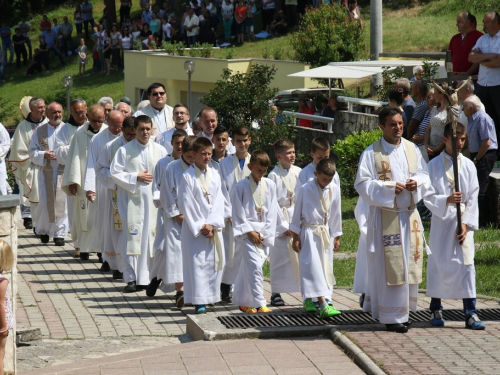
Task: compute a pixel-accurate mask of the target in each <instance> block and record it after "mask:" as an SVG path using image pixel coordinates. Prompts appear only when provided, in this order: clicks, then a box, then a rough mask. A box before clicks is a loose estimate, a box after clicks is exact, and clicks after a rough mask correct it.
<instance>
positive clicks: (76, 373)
mask: <svg viewBox="0 0 500 375" xmlns="http://www.w3.org/2000/svg"><path fill="white" fill-rule="evenodd" d="M100 374H101V370H100V368H99V366H92V367H87V368H82V369H78V370H68V371H58V372H57V375H100Z"/></svg>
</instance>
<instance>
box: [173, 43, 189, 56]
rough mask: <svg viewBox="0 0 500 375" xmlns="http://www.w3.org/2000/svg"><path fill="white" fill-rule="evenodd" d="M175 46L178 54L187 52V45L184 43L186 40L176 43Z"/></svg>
mask: <svg viewBox="0 0 500 375" xmlns="http://www.w3.org/2000/svg"><path fill="white" fill-rule="evenodd" d="M174 46H175V50H176V51H177V55H178V56H184V54H185V52H186V46H185V45H184V42H179V43H175V44H174Z"/></svg>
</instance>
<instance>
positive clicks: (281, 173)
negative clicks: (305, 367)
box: [268, 139, 301, 306]
mask: <svg viewBox="0 0 500 375" xmlns="http://www.w3.org/2000/svg"><path fill="white" fill-rule="evenodd" d="M274 153H275V155H276V158H277V159H278V161H279V164H278V165H276V167H274V169H273V170H272V171H271V173H269V176H268V178H269V179H270V180H272V181H273V182H274V183H275V184H276V197H277V200H278V204H279V207H280V210H281V212H282V213H283V219H284V221H285V222H286V227H287V230H286V231H285V232H281V233H279V232H278V231H277V232H276V239H275V240H274V246H272V247H271V248H270V250H269V258H270V259H269V261H270V265H271V305H273V306H284V305H285V301H283V299H282V298H281V294H280V293H296V292H300V273H299V257H298V254H297V253H296V252H295V251H293V249H292V232H290V230H288V225H289V224H290V221H291V220H292V217H293V211H294V205H295V200H296V197H295V185H296V184H297V178H298V176H299V174H300V171H301V169H300V168H299V167H297V166H295V165H293V164H294V163H295V145H294V144H293V142H291V141H289V140H288V139H280V140H279V141H277V142H276V143H274Z"/></svg>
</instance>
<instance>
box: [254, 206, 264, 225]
mask: <svg viewBox="0 0 500 375" xmlns="http://www.w3.org/2000/svg"><path fill="white" fill-rule="evenodd" d="M255 210H256V211H257V215H258V216H259V221H260V222H262V214H263V212H264V210H263V209H262V208H255Z"/></svg>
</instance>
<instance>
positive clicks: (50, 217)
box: [29, 103, 68, 246]
mask: <svg viewBox="0 0 500 375" xmlns="http://www.w3.org/2000/svg"><path fill="white" fill-rule="evenodd" d="M62 116H63V109H62V106H61V105H60V104H59V103H51V104H49V106H48V107H47V118H48V119H49V122H48V123H46V124H43V125H40V126H38V127H37V128H36V129H35V131H34V132H33V137H31V142H30V148H29V155H30V158H31V160H32V161H33V163H34V164H35V165H36V166H37V169H38V189H39V191H38V193H39V195H40V197H41V199H40V202H39V203H38V204H37V207H36V209H35V212H34V213H33V214H34V218H35V222H36V223H37V226H36V232H37V234H38V235H40V239H41V240H42V243H48V242H49V239H50V237H52V238H53V239H54V243H55V245H56V246H64V238H65V237H66V235H67V234H68V212H67V209H66V194H64V192H63V191H62V190H61V183H62V175H63V172H64V166H63V165H59V163H58V162H57V160H56V156H55V153H54V148H55V143H56V136H57V133H58V132H59V131H60V130H61V121H62Z"/></svg>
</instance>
